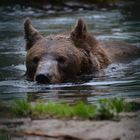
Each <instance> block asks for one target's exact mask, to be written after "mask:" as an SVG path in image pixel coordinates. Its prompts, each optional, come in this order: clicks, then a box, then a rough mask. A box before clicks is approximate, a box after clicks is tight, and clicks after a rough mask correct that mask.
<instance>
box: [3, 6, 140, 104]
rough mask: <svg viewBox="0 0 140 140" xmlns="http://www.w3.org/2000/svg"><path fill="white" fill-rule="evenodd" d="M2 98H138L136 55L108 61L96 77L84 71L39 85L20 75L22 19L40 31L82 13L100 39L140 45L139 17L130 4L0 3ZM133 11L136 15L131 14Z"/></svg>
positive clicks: (69, 23)
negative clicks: (54, 7)
mask: <svg viewBox="0 0 140 140" xmlns="http://www.w3.org/2000/svg"><path fill="white" fill-rule="evenodd" d="M0 13H1V14H0V19H1V20H0V100H1V101H8V100H9V101H12V100H14V99H28V100H31V101H36V100H45V101H49V100H53V101H61V102H74V101H77V100H83V101H87V102H90V103H92V102H94V101H96V100H98V99H100V98H110V97H117V96H121V97H124V98H133V97H134V98H135V97H140V59H139V60H136V61H133V62H130V64H117V65H116V64H112V65H111V66H109V67H108V68H107V69H106V70H105V71H104V74H101V75H100V77H93V75H92V74H90V75H82V76H81V77H80V79H81V80H80V81H78V82H72V83H62V84H56V85H52V84H50V85H41V84H37V83H36V82H29V81H27V80H26V79H25V78H24V77H23V75H24V74H25V71H26V68H25V65H24V61H25V56H26V51H25V48H24V45H25V41H24V37H23V21H24V19H25V18H26V17H30V18H31V19H32V22H33V25H34V26H35V27H36V28H37V29H38V30H39V31H40V32H42V34H44V35H49V34H57V33H60V32H66V31H68V30H70V29H71V28H72V27H73V26H74V25H75V22H76V20H77V18H78V17H83V18H84V19H85V21H86V22H87V24H88V26H89V30H90V31H91V32H92V33H93V34H94V35H95V36H96V38H97V39H98V40H117V41H127V42H129V43H131V44H134V45H137V46H138V47H140V19H139V15H138V13H135V11H132V10H130V9H129V8H128V9H127V7H126V9H125V8H124V9H123V10H121V9H114V10H106V9H101V10H98V11H94V10H93V11H84V10H79V11H73V12H72V11H59V12H56V11H51V10H50V11H45V10H40V9H34V8H30V7H29V8H21V7H19V6H15V7H0ZM134 15H135V16H134Z"/></svg>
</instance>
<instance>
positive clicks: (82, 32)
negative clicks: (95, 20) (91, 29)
mask: <svg viewBox="0 0 140 140" xmlns="http://www.w3.org/2000/svg"><path fill="white" fill-rule="evenodd" d="M86 33H87V25H86V24H85V22H84V21H83V19H82V18H79V19H78V21H77V23H76V25H75V27H74V29H73V30H72V32H71V37H72V38H75V39H78V38H79V39H80V38H81V39H82V38H84V37H85V36H86Z"/></svg>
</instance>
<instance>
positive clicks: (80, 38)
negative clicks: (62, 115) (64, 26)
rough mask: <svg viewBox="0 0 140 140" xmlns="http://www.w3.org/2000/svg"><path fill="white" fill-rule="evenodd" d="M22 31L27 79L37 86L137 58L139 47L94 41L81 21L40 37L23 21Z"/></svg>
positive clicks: (139, 53) (121, 43)
mask: <svg viewBox="0 0 140 140" xmlns="http://www.w3.org/2000/svg"><path fill="white" fill-rule="evenodd" d="M24 30H25V40H26V50H27V56H26V67H27V72H26V74H27V79H28V80H32V81H37V82H39V83H61V82H65V81H66V80H70V79H73V78H75V77H76V76H78V75H80V74H83V73H96V72H98V71H100V70H101V69H104V68H106V67H107V66H108V65H109V64H111V63H122V62H123V63H126V62H128V61H129V60H132V59H133V58H138V57H139V56H140V48H137V47H135V46H132V45H129V44H127V43H124V42H113V41H112V42H101V41H97V40H96V39H95V37H94V36H93V35H92V34H91V33H90V32H88V30H87V25H86V24H85V22H84V21H83V19H81V18H80V19H79V20H78V21H77V23H76V25H75V27H74V28H73V29H72V31H71V32H69V33H65V34H63V33H62V34H57V35H50V36H47V37H43V36H42V35H41V34H40V33H39V32H38V31H37V30H36V29H35V28H34V27H33V26H32V24H31V20H30V19H29V18H27V19H26V20H25V23H24Z"/></svg>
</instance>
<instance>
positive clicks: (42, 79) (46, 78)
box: [35, 74, 50, 84]
mask: <svg viewBox="0 0 140 140" xmlns="http://www.w3.org/2000/svg"><path fill="white" fill-rule="evenodd" d="M35 81H37V82H38V83H44V84H45V83H50V76H49V75H45V74H37V75H36V77H35Z"/></svg>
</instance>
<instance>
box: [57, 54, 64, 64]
mask: <svg viewBox="0 0 140 140" xmlns="http://www.w3.org/2000/svg"><path fill="white" fill-rule="evenodd" d="M57 61H58V62H59V63H65V61H66V58H65V57H63V56H59V57H58V58H57Z"/></svg>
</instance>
